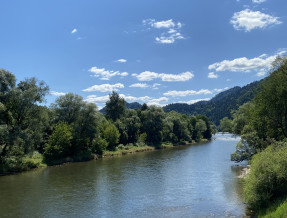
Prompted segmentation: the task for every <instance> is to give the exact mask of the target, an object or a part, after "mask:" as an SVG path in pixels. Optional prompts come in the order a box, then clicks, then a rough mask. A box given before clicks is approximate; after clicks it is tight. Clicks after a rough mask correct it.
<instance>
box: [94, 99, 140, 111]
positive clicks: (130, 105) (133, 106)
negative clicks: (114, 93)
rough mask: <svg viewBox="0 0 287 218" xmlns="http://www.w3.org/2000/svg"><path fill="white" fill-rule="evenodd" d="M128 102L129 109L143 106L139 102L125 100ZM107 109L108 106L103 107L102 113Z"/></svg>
mask: <svg viewBox="0 0 287 218" xmlns="http://www.w3.org/2000/svg"><path fill="white" fill-rule="evenodd" d="M125 103H126V108H127V109H140V108H141V107H142V105H141V104H140V103H138V102H132V103H128V102H125ZM105 110H106V107H103V108H102V109H101V110H100V112H101V113H105Z"/></svg>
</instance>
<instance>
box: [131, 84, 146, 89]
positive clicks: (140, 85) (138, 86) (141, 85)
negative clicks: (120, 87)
mask: <svg viewBox="0 0 287 218" xmlns="http://www.w3.org/2000/svg"><path fill="white" fill-rule="evenodd" d="M130 87H133V88H147V87H149V86H148V84H146V83H134V84H132V85H130Z"/></svg>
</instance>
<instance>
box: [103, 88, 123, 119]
mask: <svg viewBox="0 0 287 218" xmlns="http://www.w3.org/2000/svg"><path fill="white" fill-rule="evenodd" d="M125 109H126V105H125V100H124V99H123V98H120V96H119V94H118V93H116V92H114V91H113V93H112V94H111V95H110V99H109V101H107V103H106V110H105V114H106V118H107V119H111V120H112V121H114V122H115V121H116V120H117V119H119V118H120V117H121V116H122V115H123V114H124V112H125Z"/></svg>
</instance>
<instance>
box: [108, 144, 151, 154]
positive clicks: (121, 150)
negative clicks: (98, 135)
mask: <svg viewBox="0 0 287 218" xmlns="http://www.w3.org/2000/svg"><path fill="white" fill-rule="evenodd" d="M155 149H156V148H155V147H152V146H148V145H144V146H140V147H138V146H134V145H127V146H123V147H118V148H116V150H115V151H105V152H104V154H103V157H113V156H122V155H126V154H133V153H137V152H144V151H154V150H155Z"/></svg>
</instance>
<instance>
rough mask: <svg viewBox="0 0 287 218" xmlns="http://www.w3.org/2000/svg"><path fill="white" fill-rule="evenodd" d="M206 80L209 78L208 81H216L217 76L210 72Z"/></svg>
mask: <svg viewBox="0 0 287 218" xmlns="http://www.w3.org/2000/svg"><path fill="white" fill-rule="evenodd" d="M208 78H210V79H217V78H218V74H215V73H214V72H210V73H209V74H208Z"/></svg>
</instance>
